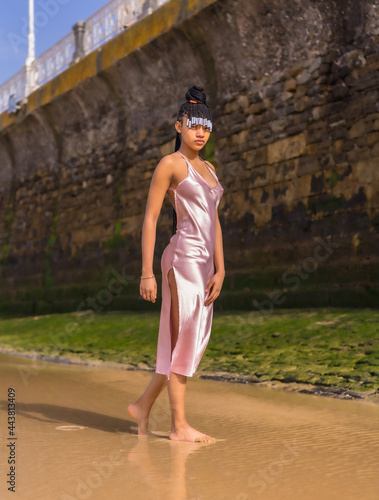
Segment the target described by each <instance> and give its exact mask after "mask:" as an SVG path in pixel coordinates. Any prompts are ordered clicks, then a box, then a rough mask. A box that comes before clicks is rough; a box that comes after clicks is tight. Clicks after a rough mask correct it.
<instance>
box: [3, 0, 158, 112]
mask: <svg viewBox="0 0 379 500" xmlns="http://www.w3.org/2000/svg"><path fill="white" fill-rule="evenodd" d="M166 1H167V0H111V1H110V2H108V3H107V4H106V5H104V7H102V8H101V9H100V10H98V11H97V12H95V14H93V15H92V16H91V17H90V18H89V19H87V20H86V21H79V22H77V23H76V24H75V25H74V26H73V30H72V31H71V32H70V33H68V34H67V35H66V36H65V37H63V38H62V39H61V40H59V42H57V43H56V44H55V45H53V46H52V47H50V48H49V49H48V50H46V51H45V52H44V53H43V54H41V55H40V56H38V57H37V58H36V57H35V36H34V0H29V34H28V57H27V59H26V61H25V64H24V66H23V67H22V69H21V70H20V71H19V72H18V73H17V74H16V75H14V76H12V78H10V79H9V80H8V81H6V82H5V83H3V84H2V85H0V113H2V112H3V111H4V110H6V109H8V112H13V111H15V110H17V109H18V107H19V104H17V103H24V102H26V98H27V97H28V95H29V94H31V93H32V92H33V91H34V90H35V89H37V88H38V87H40V86H42V85H44V84H45V83H46V82H48V81H49V80H51V79H52V78H54V77H55V76H56V75H58V74H59V73H61V72H62V71H64V70H65V69H66V68H68V67H69V66H71V65H72V64H75V62H77V61H79V60H80V59H81V58H82V57H84V56H85V55H87V54H88V53H89V52H92V51H93V50H95V49H96V48H97V47H99V46H100V45H102V44H104V43H105V42H106V41H108V40H109V39H110V38H112V37H114V36H116V35H117V34H118V33H121V31H123V30H124V29H126V28H128V27H129V26H130V25H132V24H133V23H135V22H136V21H138V20H139V19H141V18H142V17H144V16H146V15H148V14H150V13H151V12H152V11H153V10H155V9H156V8H157V7H160V6H161V5H162V4H163V3H165V2H166ZM11 96H13V97H11ZM10 98H11V102H10Z"/></svg>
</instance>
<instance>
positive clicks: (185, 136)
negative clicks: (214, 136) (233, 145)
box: [175, 115, 211, 151]
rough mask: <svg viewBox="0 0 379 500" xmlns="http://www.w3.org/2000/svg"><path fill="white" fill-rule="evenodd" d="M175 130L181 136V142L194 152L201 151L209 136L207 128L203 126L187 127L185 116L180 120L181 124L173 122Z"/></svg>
mask: <svg viewBox="0 0 379 500" xmlns="http://www.w3.org/2000/svg"><path fill="white" fill-rule="evenodd" d="M175 128H176V130H177V131H178V132H179V133H180V134H181V137H182V142H183V141H184V142H185V144H186V145H187V146H188V147H190V148H191V149H194V150H195V151H200V149H202V148H203V147H204V146H205V145H206V143H207V141H208V139H209V136H210V135H211V132H210V130H209V128H207V127H205V126H204V125H196V124H193V125H192V126H190V127H188V126H187V115H184V116H183V118H182V123H180V122H179V121H177V122H175Z"/></svg>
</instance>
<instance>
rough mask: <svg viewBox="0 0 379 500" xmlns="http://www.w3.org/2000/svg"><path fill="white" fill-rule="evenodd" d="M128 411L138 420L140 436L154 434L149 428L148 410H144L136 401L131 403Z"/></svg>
mask: <svg viewBox="0 0 379 500" xmlns="http://www.w3.org/2000/svg"><path fill="white" fill-rule="evenodd" d="M128 412H129V414H130V415H131V416H132V417H133V418H134V420H137V423H138V434H139V435H140V436H142V435H149V436H152V435H153V433H152V432H150V431H148V430H147V424H148V421H149V414H148V413H146V411H144V410H143V409H142V408H141V407H140V406H138V405H137V404H136V403H130V405H129V406H128Z"/></svg>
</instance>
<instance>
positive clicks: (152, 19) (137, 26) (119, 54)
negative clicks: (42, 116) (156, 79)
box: [0, 0, 216, 130]
mask: <svg viewBox="0 0 379 500" xmlns="http://www.w3.org/2000/svg"><path fill="white" fill-rule="evenodd" d="M215 1H216V0H189V1H186V0H169V1H168V2H166V3H165V4H163V5H162V6H161V7H159V8H158V9H157V10H156V11H154V12H153V13H152V14H150V15H148V16H146V17H145V18H143V19H141V20H140V21H138V22H136V23H134V24H133V25H132V26H131V27H130V28H127V29H126V30H124V31H123V32H121V33H119V34H118V35H117V36H115V37H114V38H112V39H111V40H109V41H108V42H106V43H105V44H104V45H102V46H101V47H99V48H98V49H97V50H94V51H93V52H91V53H89V54H88V55H87V56H86V57H84V58H83V59H81V60H80V61H79V62H78V63H76V64H74V65H73V66H70V67H69V68H67V69H66V70H65V71H63V72H62V73H60V74H59V75H57V76H56V77H55V78H53V79H52V80H50V81H49V82H47V83H46V84H45V85H43V86H42V87H40V88H38V89H37V90H36V91H34V92H33V93H32V94H30V95H29V97H28V102H27V105H26V107H24V109H22V110H21V111H20V112H19V113H18V114H17V115H8V112H7V111H4V112H3V113H1V114H0V130H3V129H5V128H6V127H8V126H9V125H11V124H12V123H14V122H16V123H17V122H18V121H20V120H22V119H23V118H24V117H25V116H26V115H28V114H29V113H31V112H32V111H33V110H35V109H37V108H39V107H41V106H44V105H45V104H47V103H49V102H51V101H52V100H53V99H54V97H57V96H59V95H61V94H64V93H66V92H68V91H70V90H72V89H74V88H75V87H76V86H77V85H78V83H80V82H81V81H83V80H85V79H86V78H91V77H93V76H95V75H96V74H97V73H99V72H100V71H102V70H104V69H106V68H109V67H110V66H112V65H114V64H115V63H116V62H117V61H118V60H120V59H123V58H125V57H126V56H128V55H129V54H131V53H133V52H134V51H135V50H138V49H139V48H141V47H143V46H144V45H147V44H149V43H150V42H151V41H152V40H154V38H157V37H158V36H160V35H162V34H164V33H166V32H167V31H169V30H170V29H171V28H172V27H173V26H175V25H178V24H180V23H182V22H183V21H185V20H186V19H190V18H191V17H193V16H194V15H196V14H197V13H198V12H200V11H201V10H202V9H204V8H205V7H208V6H209V5H211V4H213V3H214V2H215Z"/></svg>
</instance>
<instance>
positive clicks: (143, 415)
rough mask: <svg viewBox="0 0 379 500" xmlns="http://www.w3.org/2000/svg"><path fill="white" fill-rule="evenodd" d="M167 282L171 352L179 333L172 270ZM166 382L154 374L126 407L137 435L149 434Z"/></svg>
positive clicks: (163, 376) (159, 375)
mask: <svg viewBox="0 0 379 500" xmlns="http://www.w3.org/2000/svg"><path fill="white" fill-rule="evenodd" d="M168 281H169V285H170V290H171V292H172V287H173V286H175V293H174V294H173V293H171V318H170V319H171V323H172V328H171V331H172V332H173V335H172V337H171V352H172V351H173V349H174V347H175V344H176V341H177V338H178V331H179V307H178V300H177V299H178V296H177V290H176V283H175V278H174V273H173V270H172V268H171V269H170V270H169V273H168ZM166 382H167V379H166V375H161V374H159V373H155V374H154V375H153V377H152V379H151V380H150V383H149V385H148V386H147V387H146V389H145V392H144V393H143V394H142V396H141V397H140V398H139V399H137V401H135V402H134V403H131V404H130V405H129V406H128V411H129V413H130V415H131V416H132V417H133V418H134V419H136V420H137V422H138V434H148V433H149V431H148V430H147V425H148V420H149V414H150V410H151V408H152V406H153V404H154V402H155V400H156V399H157V397H158V396H159V394H160V393H161V392H162V390H163V389H164V388H165V387H166Z"/></svg>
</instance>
